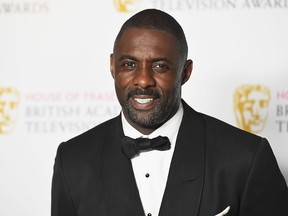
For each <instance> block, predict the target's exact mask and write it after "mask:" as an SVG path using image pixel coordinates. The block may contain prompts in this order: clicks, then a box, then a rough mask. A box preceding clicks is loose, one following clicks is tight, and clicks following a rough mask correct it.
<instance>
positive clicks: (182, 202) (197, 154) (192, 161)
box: [159, 101, 205, 216]
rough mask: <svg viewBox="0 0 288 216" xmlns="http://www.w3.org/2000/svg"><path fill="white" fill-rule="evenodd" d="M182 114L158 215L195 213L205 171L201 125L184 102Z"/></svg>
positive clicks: (203, 129)
mask: <svg viewBox="0 0 288 216" xmlns="http://www.w3.org/2000/svg"><path fill="white" fill-rule="evenodd" d="M182 103H183V106H184V116H183V121H182V123H181V126H180V129H179V132H178V137H177V141H176V146H175V151H174V155H173V158H172V162H171V165H170V171H169V176H168V180H167V185H166V189H165V193H164V196H163V200H162V204H161V209H160V214H159V215H160V216H172V215H173V216H175V215H181V216H185V215H187V216H188V215H189V216H196V215H198V211H199V207H200V202H201V197H202V189H203V181H204V173H205V127H204V120H203V119H202V117H201V115H200V114H198V113H197V112H195V111H194V110H192V109H191V108H190V107H189V106H188V105H187V104H186V103H185V102H184V101H182Z"/></svg>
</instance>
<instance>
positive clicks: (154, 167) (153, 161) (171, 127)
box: [121, 104, 183, 216]
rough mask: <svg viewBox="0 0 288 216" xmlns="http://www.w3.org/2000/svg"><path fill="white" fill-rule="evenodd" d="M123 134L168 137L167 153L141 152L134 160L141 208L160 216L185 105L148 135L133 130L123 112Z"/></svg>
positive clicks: (132, 136) (149, 213)
mask: <svg viewBox="0 0 288 216" xmlns="http://www.w3.org/2000/svg"><path fill="white" fill-rule="evenodd" d="M121 116H122V126H123V131H124V135H125V136H128V137H131V138H134V139H135V138H139V137H143V138H155V137H157V136H159V135H160V136H167V137H168V138H169V140H170V143H171V149H170V150H168V151H157V150H153V151H148V152H142V153H140V155H139V156H136V157H134V158H132V159H131V162H132V167H133V171H134V176H135V179H136V183H137V187H138V190H139V194H140V198H141V201H142V206H143V208H144V211H145V214H146V215H148V216H151V215H152V216H157V215H158V214H159V210H160V206H161V202H162V198H163V194H164V190H165V187H166V182H167V177H168V173H169V168H170V163H171V159H172V156H173V152H174V148H175V144H176V138H177V134H178V131H179V127H180V124H181V121H182V117H183V106H182V104H180V106H179V109H178V111H177V113H176V114H175V115H174V116H173V117H172V118H171V119H170V120H169V121H167V122H166V123H165V124H163V125H162V126H161V127H160V128H158V129H157V130H155V131H154V132H153V133H151V134H149V135H143V134H142V133H140V132H139V131H138V130H136V129H135V128H133V127H132V126H131V125H130V124H129V123H128V122H127V120H126V119H125V117H124V115H123V113H122V115H121Z"/></svg>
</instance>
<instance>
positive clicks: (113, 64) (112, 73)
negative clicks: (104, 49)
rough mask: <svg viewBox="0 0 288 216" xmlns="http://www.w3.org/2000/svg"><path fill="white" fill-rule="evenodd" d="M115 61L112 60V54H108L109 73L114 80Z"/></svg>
mask: <svg viewBox="0 0 288 216" xmlns="http://www.w3.org/2000/svg"><path fill="white" fill-rule="evenodd" d="M114 70H115V59H114V55H113V53H112V54H110V72H111V75H112V77H113V79H114V78H115V71H114Z"/></svg>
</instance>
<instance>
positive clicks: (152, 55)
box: [110, 9, 192, 134]
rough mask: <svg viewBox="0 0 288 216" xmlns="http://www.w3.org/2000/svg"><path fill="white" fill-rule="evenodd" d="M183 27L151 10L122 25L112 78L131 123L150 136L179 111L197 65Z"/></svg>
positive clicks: (140, 13)
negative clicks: (186, 86)
mask: <svg viewBox="0 0 288 216" xmlns="http://www.w3.org/2000/svg"><path fill="white" fill-rule="evenodd" d="M187 50H188V48H187V42H186V39H185V35H184V33H183V30H182V28H181V26H180V25H179V24H178V22H177V21H176V20H175V19H174V18H173V17H171V16H170V15H168V14H166V13H165V12H162V11H159V10H155V9H148V10H144V11H141V12H139V13H138V14H136V15H134V16H132V17H131V18H130V19H129V20H127V21H126V22H125V23H124V25H123V26H122V28H121V30H120V32H119V34H118V36H117V38H116V40H115V43H114V49H113V54H111V56H110V67H111V74H112V76H113V78H114V80H115V89H116V93H117V97H118V100H119V102H120V105H121V106H122V109H123V113H124V116H125V118H126V119H127V121H128V122H129V123H130V124H132V125H133V126H134V127H135V128H136V129H137V130H139V131H140V132H142V133H146V134H148V133H151V132H152V131H153V130H155V129H156V128H158V127H159V126H161V125H162V124H163V123H165V122H166V121H167V120H169V119H170V118H171V117H172V116H173V115H174V114H175V113H176V112H177V110H178V108H179V104H180V101H181V86H182V85H183V84H184V83H185V82H186V81H187V80H188V79H189V77H190V74H191V72H192V61H191V60H187V52H188V51H187Z"/></svg>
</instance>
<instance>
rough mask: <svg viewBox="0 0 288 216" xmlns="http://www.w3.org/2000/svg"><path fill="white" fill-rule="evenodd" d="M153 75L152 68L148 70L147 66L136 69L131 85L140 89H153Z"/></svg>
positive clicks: (154, 83)
mask: <svg viewBox="0 0 288 216" xmlns="http://www.w3.org/2000/svg"><path fill="white" fill-rule="evenodd" d="M154 75H155V74H154V71H153V70H152V68H149V67H147V66H141V67H139V68H137V70H136V71H135V73H134V77H133V85H135V86H137V87H140V88H142V89H146V88H149V87H154V86H155V85H156V81H155V78H154Z"/></svg>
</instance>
